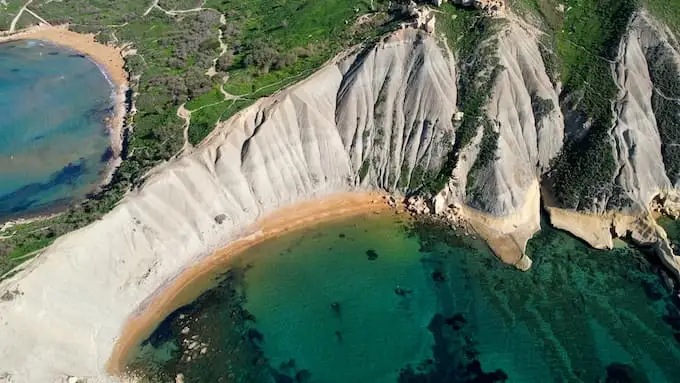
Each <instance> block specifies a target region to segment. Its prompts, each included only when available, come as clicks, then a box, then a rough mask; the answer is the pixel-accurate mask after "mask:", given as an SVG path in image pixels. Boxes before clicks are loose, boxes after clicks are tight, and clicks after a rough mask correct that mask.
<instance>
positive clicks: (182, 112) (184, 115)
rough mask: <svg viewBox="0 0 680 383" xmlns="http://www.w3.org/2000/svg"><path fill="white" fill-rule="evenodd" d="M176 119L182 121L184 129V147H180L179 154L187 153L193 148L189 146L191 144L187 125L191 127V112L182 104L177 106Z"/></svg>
mask: <svg viewBox="0 0 680 383" xmlns="http://www.w3.org/2000/svg"><path fill="white" fill-rule="evenodd" d="M177 117H179V118H181V119H182V120H184V127H183V129H182V131H183V135H184V145H182V149H181V150H180V153H187V152H189V151H191V149H193V148H194V146H193V145H191V143H190V142H189V125H191V111H190V110H188V109H187V108H185V107H184V104H182V105H180V106H179V108H177Z"/></svg>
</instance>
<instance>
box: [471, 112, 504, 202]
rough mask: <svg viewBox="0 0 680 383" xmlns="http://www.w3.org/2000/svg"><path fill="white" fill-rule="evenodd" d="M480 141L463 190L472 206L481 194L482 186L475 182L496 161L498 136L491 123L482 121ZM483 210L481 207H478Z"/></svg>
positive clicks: (478, 200)
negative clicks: (482, 127)
mask: <svg viewBox="0 0 680 383" xmlns="http://www.w3.org/2000/svg"><path fill="white" fill-rule="evenodd" d="M482 134H483V135H482V141H481V142H480V143H479V153H478V154H477V158H476V159H475V162H474V163H473V164H472V167H471V168H470V171H469V172H468V176H467V183H466V188H465V195H466V196H467V199H468V200H469V201H470V203H472V204H473V205H475V204H479V203H480V199H479V198H478V197H479V196H480V194H481V192H482V188H483V186H484V185H479V183H478V182H477V180H478V178H479V174H480V173H481V172H482V171H484V170H487V169H489V166H490V165H491V164H492V163H493V162H494V161H496V160H497V159H498V158H497V157H496V150H497V149H498V138H499V136H500V134H499V133H498V131H497V129H495V128H494V124H493V123H492V122H491V121H488V120H485V121H484V130H483V131H482ZM480 207H482V208H483V206H480Z"/></svg>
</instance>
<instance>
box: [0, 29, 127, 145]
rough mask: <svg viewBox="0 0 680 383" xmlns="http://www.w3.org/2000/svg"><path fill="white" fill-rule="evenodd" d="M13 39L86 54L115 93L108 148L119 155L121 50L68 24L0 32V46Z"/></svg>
mask: <svg viewBox="0 0 680 383" xmlns="http://www.w3.org/2000/svg"><path fill="white" fill-rule="evenodd" d="M16 40H44V41H49V42H51V43H54V44H58V45H62V46H65V47H67V48H70V49H73V50H75V51H77V52H79V53H82V54H85V55H87V56H88V57H89V58H90V59H91V60H92V61H94V62H95V63H96V64H97V65H99V67H100V68H101V69H102V73H103V74H104V76H106V78H107V79H108V80H109V81H110V82H111V83H112V86H113V88H114V93H115V96H114V97H115V100H114V104H115V106H114V115H113V118H112V120H111V123H110V124H109V129H110V133H111V134H110V136H111V149H112V150H113V154H114V157H115V158H117V157H119V156H120V154H121V151H122V148H123V125H124V119H125V113H126V110H125V97H126V96H125V94H126V92H127V90H128V87H129V85H128V74H127V72H125V60H124V59H123V52H124V50H125V48H124V47H119V46H114V45H104V44H100V43H98V42H97V41H95V35H93V34H81V33H77V32H72V31H70V30H69V29H68V25H58V26H46V25H40V26H35V27H31V28H27V29H24V30H21V31H17V32H15V33H11V34H9V33H5V34H3V33H0V43H3V42H8V41H16Z"/></svg>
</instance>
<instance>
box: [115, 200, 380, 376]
mask: <svg viewBox="0 0 680 383" xmlns="http://www.w3.org/2000/svg"><path fill="white" fill-rule="evenodd" d="M390 209H391V208H390V206H389V205H388V204H387V202H386V199H385V195H384V194H380V193H370V192H366V193H338V194H332V195H329V196H327V197H324V198H321V199H316V200H311V201H305V202H301V203H299V204H295V205H292V206H289V207H285V208H283V209H281V210H279V211H276V212H274V213H272V214H270V215H267V216H265V217H263V218H261V219H259V220H258V221H257V222H256V223H255V224H253V225H251V226H250V227H249V228H248V229H247V230H246V231H245V234H244V236H243V237H242V238H240V239H238V240H236V241H234V242H232V243H231V244H230V245H228V246H227V247H225V248H222V249H220V250H217V251H215V252H214V253H212V254H211V255H210V256H208V257H206V258H205V259H203V260H202V261H200V262H199V263H197V264H195V265H193V266H191V267H189V268H187V269H186V270H184V271H183V272H182V273H181V274H180V275H178V276H177V277H176V278H175V279H174V280H173V281H171V282H170V283H169V285H167V286H166V287H165V288H164V289H163V290H162V291H159V292H158V293H156V294H154V295H153V296H152V297H150V298H149V300H148V304H147V305H146V307H143V308H140V309H141V311H140V312H139V313H138V314H137V315H136V316H134V317H132V318H130V319H129V320H128V321H127V323H126V324H125V325H124V327H123V330H122V332H121V334H120V336H119V337H118V339H117V342H116V344H115V347H114V349H113V353H112V354H111V357H110V359H109V360H108V363H107V370H108V372H109V373H110V374H112V375H114V376H120V375H121V374H124V373H125V366H126V362H127V361H128V360H129V357H130V356H131V354H132V353H133V352H134V350H135V348H136V347H137V346H139V344H140V343H141V342H142V341H143V340H144V339H145V338H147V337H148V336H149V335H150V334H151V333H152V332H153V331H154V329H155V328H156V326H157V325H158V324H159V323H160V322H161V321H163V319H165V317H167V316H168V315H169V314H171V313H172V312H173V311H175V310H176V309H178V308H180V307H181V306H183V305H186V304H188V303H190V302H191V301H193V300H194V299H196V298H197V297H198V296H199V295H200V294H201V293H203V292H205V291H206V290H208V289H210V288H211V287H213V286H214V282H215V279H216V278H217V277H218V276H219V275H220V274H221V273H223V272H224V269H225V267H226V266H227V265H228V264H229V262H230V261H231V260H232V259H233V258H234V257H236V256H238V255H239V254H241V253H243V252H244V251H246V250H248V249H249V248H250V247H252V246H255V245H257V244H259V243H262V242H264V241H267V240H269V239H273V238H276V237H278V236H279V235H282V234H284V233H286V232H289V231H293V230H299V229H303V228H307V227H313V226H315V225H317V224H319V223H322V222H326V221H332V220H336V219H340V218H347V217H352V216H357V215H361V214H366V213H381V212H385V211H388V210H390Z"/></svg>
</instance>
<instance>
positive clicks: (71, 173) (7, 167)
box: [0, 26, 128, 220]
mask: <svg viewBox="0 0 680 383" xmlns="http://www.w3.org/2000/svg"><path fill="white" fill-rule="evenodd" d="M0 44H1V45H0V47H2V50H0V55H2V57H3V63H2V64H3V65H2V68H0V71H1V72H2V73H1V74H0V79H1V80H2V82H1V84H0V85H1V86H0V94H2V96H3V102H2V103H0V110H2V111H3V113H4V115H5V118H4V119H3V121H2V123H0V127H1V128H2V130H1V131H0V170H2V172H3V174H4V175H5V178H4V179H3V181H4V182H3V185H2V186H1V187H0V218H2V219H5V220H7V219H17V218H29V217H36V216H44V215H48V214H52V213H55V212H59V211H61V210H63V208H64V206H69V205H70V204H72V203H73V202H75V201H78V200H82V199H83V198H86V195H87V194H88V193H91V192H93V191H95V190H96V189H97V187H98V186H99V185H101V184H102V183H106V182H108V180H109V178H110V174H111V173H112V172H113V171H114V169H115V167H116V166H117V165H118V163H119V159H120V155H121V150H122V129H123V119H124V118H125V114H126V104H125V97H126V91H127V89H128V85H127V80H126V78H127V75H126V74H125V71H124V69H123V65H124V61H123V57H122V51H121V49H119V48H116V47H113V46H108V45H102V44H99V43H97V42H95V41H94V36H92V35H81V34H78V33H75V32H71V31H69V30H68V29H67V28H66V27H65V26H60V27H34V28H31V29H28V30H25V31H20V32H17V33H15V34H11V35H5V36H3V35H0Z"/></svg>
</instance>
